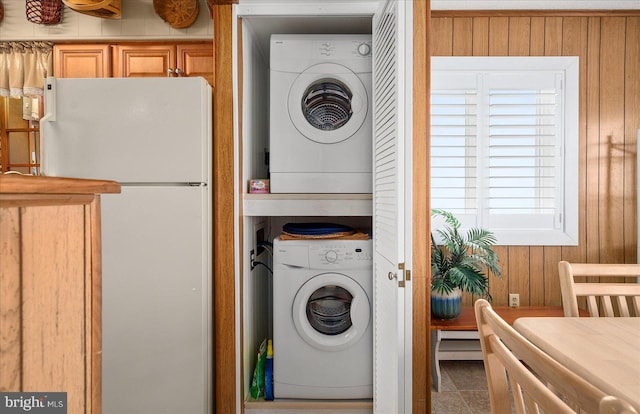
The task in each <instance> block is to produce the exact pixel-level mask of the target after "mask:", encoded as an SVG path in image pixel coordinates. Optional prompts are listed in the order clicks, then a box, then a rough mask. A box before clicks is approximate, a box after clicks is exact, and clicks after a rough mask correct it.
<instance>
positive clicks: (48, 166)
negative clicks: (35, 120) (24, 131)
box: [41, 77, 212, 182]
mask: <svg viewBox="0 0 640 414" xmlns="http://www.w3.org/2000/svg"><path fill="white" fill-rule="evenodd" d="M211 99H212V94H211V87H210V86H209V84H208V83H207V82H206V81H205V80H204V79H203V78H200V77H194V78H102V79H57V78H47V79H46V82H45V115H44V116H43V119H42V121H41V141H42V144H41V152H42V154H41V161H42V168H41V170H42V173H43V174H44V175H49V176H64V177H79V178H95V179H109V180H115V181H119V182H203V181H204V182H208V181H209V177H208V175H207V174H208V171H209V160H210V149H209V148H210V146H209V143H210V141H211V139H212V138H211V137H212V129H211V120H212V111H211Z"/></svg>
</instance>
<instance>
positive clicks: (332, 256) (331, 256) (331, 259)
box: [324, 250, 338, 263]
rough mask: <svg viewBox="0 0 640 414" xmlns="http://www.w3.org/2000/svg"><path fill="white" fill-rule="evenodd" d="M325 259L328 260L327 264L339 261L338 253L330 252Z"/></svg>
mask: <svg viewBox="0 0 640 414" xmlns="http://www.w3.org/2000/svg"><path fill="white" fill-rule="evenodd" d="M324 258H325V259H327V262H329V263H333V262H335V261H336V260H338V253H336V251H335V250H329V251H328V252H326V253H325V254H324Z"/></svg>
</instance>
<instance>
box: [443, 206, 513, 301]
mask: <svg viewBox="0 0 640 414" xmlns="http://www.w3.org/2000/svg"><path fill="white" fill-rule="evenodd" d="M431 215H432V216H440V217H442V218H444V221H445V226H444V227H443V228H441V229H437V230H436V232H437V233H438V234H439V235H440V238H441V239H442V241H443V244H442V245H440V246H438V245H436V242H435V239H434V237H433V233H432V234H431V290H433V291H435V292H438V293H440V294H445V295H446V294H449V293H451V292H452V291H453V290H454V289H455V288H460V290H462V291H463V292H470V293H473V294H475V295H478V296H482V297H486V298H488V299H489V300H491V299H492V298H491V295H490V294H489V277H488V276H489V275H491V274H493V275H495V276H498V277H502V269H501V268H500V265H499V263H498V255H497V254H496V253H495V252H494V251H493V246H494V245H495V244H496V238H495V236H494V235H493V233H492V232H490V231H488V230H484V229H479V228H475V227H473V228H470V229H469V230H468V231H467V232H466V234H464V235H462V234H460V232H459V229H460V221H459V220H458V219H457V218H456V217H455V216H454V215H453V214H451V213H450V212H448V211H444V210H440V209H433V210H431ZM485 270H486V272H487V273H486V274H485Z"/></svg>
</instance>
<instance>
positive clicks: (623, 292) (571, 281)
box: [558, 261, 640, 317]
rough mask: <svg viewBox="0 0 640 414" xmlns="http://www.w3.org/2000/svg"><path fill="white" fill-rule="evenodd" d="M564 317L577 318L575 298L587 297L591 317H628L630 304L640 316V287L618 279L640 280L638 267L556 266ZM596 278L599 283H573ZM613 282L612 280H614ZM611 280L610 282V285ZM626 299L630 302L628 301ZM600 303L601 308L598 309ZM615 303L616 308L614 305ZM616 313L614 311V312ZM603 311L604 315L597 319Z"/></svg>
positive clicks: (617, 265)
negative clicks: (598, 279)
mask: <svg viewBox="0 0 640 414" xmlns="http://www.w3.org/2000/svg"><path fill="white" fill-rule="evenodd" d="M558 270H559V272H560V290H561V291H562V307H563V308H564V316H573V317H577V316H580V315H579V314H578V297H582V296H584V297H586V300H587V310H588V311H589V315H590V316H630V315H631V314H630V312H629V302H631V307H632V309H633V311H634V313H633V315H631V316H640V283H637V279H634V281H635V282H636V283H624V282H620V278H624V277H633V278H637V277H638V276H640V264H601V263H569V262H566V261H561V262H560V263H559V264H558ZM581 276H588V277H599V278H600V281H599V282H595V281H593V282H576V280H575V278H576V277H581ZM614 278H615V279H614ZM612 279H613V281H612ZM627 298H629V299H630V300H629V301H627ZM598 302H600V306H601V308H600V309H599V308H598ZM614 303H615V305H616V306H615V308H614V306H613V304H614ZM616 309H617V311H616ZM600 310H602V313H603V315H600Z"/></svg>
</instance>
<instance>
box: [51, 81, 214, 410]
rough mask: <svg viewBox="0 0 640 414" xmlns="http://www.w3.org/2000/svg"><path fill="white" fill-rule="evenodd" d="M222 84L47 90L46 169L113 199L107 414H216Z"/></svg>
mask: <svg viewBox="0 0 640 414" xmlns="http://www.w3.org/2000/svg"><path fill="white" fill-rule="evenodd" d="M211 99H212V93H211V87H210V86H209V85H208V83H207V82H206V81H205V80H204V79H203V78H199V77H198V78H104V79H56V78H48V79H47V80H46V84H45V115H44V116H43V119H42V120H41V125H40V128H41V151H42V155H41V172H42V174H43V175H48V176H63V177H78V178H95V179H109V180H115V181H118V182H120V184H121V185H122V193H121V194H110V195H103V196H102V237H103V239H102V240H103V241H102V269H103V272H102V350H103V351H102V407H103V410H102V412H103V414H129V413H131V414H134V413H135V414H147V413H148V414H160V413H171V414H175V413H181V414H204V413H209V412H211V406H212V401H211V398H212V396H211V395H212V393H211V387H212V385H211V384H212V379H211V378H212V370H213V360H212V358H213V356H212V352H211V346H212V345H211V342H212V340H211V336H212V326H211V324H212V304H211V297H212V296H211V290H212V278H211V274H212V273H211V253H212V252H211V189H210V185H211V182H212V181H211V140H212V126H211V120H212V109H211Z"/></svg>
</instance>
